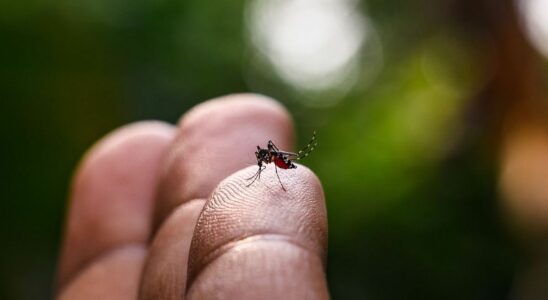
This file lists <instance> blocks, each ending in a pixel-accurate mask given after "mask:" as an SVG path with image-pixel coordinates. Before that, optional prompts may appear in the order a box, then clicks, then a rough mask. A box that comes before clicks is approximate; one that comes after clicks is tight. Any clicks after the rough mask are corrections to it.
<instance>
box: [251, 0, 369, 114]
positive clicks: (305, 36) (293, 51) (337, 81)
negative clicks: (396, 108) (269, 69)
mask: <svg viewBox="0 0 548 300" xmlns="http://www.w3.org/2000/svg"><path fill="white" fill-rule="evenodd" d="M357 5H358V2H357V1H353V0H342V1H337V0H281V1H268V0H254V1H251V3H250V5H249V7H248V10H247V22H248V25H247V26H248V29H249V31H250V37H251V40H252V44H253V45H254V46H255V47H256V49H257V50H258V51H259V52H260V53H261V54H263V55H264V56H265V57H266V59H267V60H268V61H269V63H270V64H271V65H272V66H273V68H274V69H275V71H276V72H277V73H278V75H279V76H280V77H281V78H282V79H283V80H284V81H285V82H286V83H288V84H290V85H291V86H293V87H295V88H297V89H299V90H303V91H305V92H306V91H309V92H321V91H326V90H334V89H337V90H340V91H344V90H347V89H348V88H350V87H351V86H352V85H353V84H354V83H356V80H357V79H358V78H359V77H358V75H359V72H360V66H361V63H362V61H361V60H360V54H361V53H360V51H361V49H362V46H363V44H364V43H367V42H377V43H378V40H374V38H373V37H374V35H375V32H374V28H373V27H372V26H371V24H370V23H369V22H368V21H367V19H366V18H365V17H364V16H363V15H361V14H360V12H359V11H358V10H357V9H356V6H357ZM375 59H379V57H375ZM373 64H374V65H378V62H376V63H373ZM336 99H337V97H336V96H335V97H332V98H331V99H330V101H329V102H334V100H336ZM323 104H325V103H323Z"/></svg>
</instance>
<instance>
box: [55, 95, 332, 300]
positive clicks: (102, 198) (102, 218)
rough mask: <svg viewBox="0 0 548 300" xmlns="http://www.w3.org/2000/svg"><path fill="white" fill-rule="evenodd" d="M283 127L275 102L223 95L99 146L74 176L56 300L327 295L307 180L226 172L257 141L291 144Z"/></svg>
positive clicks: (310, 178) (286, 124)
mask: <svg viewBox="0 0 548 300" xmlns="http://www.w3.org/2000/svg"><path fill="white" fill-rule="evenodd" d="M292 132H293V125H292V121H291V118H290V117H289V115H288V113H287V111H286V110H285V109H283V108H282V107H281V106H280V105H279V104H277V103H276V102H274V101H271V100H269V99H266V98H264V97H261V96H257V95H232V96H227V97H223V98H220V99H217V100H212V101H208V102H205V103H203V104H200V105H198V106H197V107H195V108H194V109H192V110H191V111H189V112H188V113H187V114H185V115H184V116H183V118H182V119H181V121H180V122H179V125H178V126H177V127H173V126H171V125H167V124H164V123H160V122H141V123H137V124H132V125H128V126H126V127H123V128H121V129H119V130H116V131H115V132H113V133H111V134H110V135H108V136H107V137H105V138H104V139H102V140H101V141H99V142H98V143H97V144H96V145H95V146H94V147H92V149H91V150H89V151H88V153H87V154H86V155H85V157H84V159H83V162H82V163H81V165H80V167H79V168H78V171H77V173H76V176H75V179H74V183H73V188H72V193H71V201H70V208H69V211H68V215H67V224H66V232H65V237H64V243H63V247H62V253H61V257H60V266H59V284H58V290H57V297H58V298H59V299H135V298H139V299H325V298H328V297H329V296H328V291H327V283H326V280H325V273H324V269H325V259H326V251H327V218H326V210H325V204H324V195H323V191H322V188H321V185H320V182H319V181H318V179H317V178H316V176H315V175H314V174H313V173H312V172H311V171H310V170H309V169H307V168H306V167H304V166H301V165H299V166H298V168H297V169H293V170H283V171H280V172H279V175H280V178H281V180H282V182H283V184H284V186H285V188H286V191H284V190H283V189H282V187H281V186H280V183H279V182H278V179H277V178H276V174H275V173H274V168H273V166H269V168H267V169H266V170H265V171H264V172H262V174H261V179H260V181H256V182H255V183H254V184H253V185H251V186H249V187H246V185H247V183H248V181H246V180H245V179H246V178H249V177H250V176H251V175H253V174H254V173H255V172H256V171H257V168H258V167H257V166H256V165H253V166H250V167H247V168H244V169H243V170H240V171H237V170H239V169H241V168H242V167H244V166H246V165H249V164H250V163H251V162H253V160H254V150H255V148H256V146H257V145H261V146H264V145H265V144H266V142H267V141H268V140H269V139H272V140H273V141H275V142H276V143H277V144H278V145H279V146H280V148H282V149H291V146H292V145H293V134H292ZM236 171H237V172H236ZM234 172H236V173H234ZM233 173H234V174H233ZM230 174H232V175H230ZM227 176H228V177H227Z"/></svg>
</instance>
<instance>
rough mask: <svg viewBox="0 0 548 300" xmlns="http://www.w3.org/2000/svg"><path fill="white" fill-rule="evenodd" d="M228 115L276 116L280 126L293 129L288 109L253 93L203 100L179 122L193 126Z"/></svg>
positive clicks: (183, 125) (184, 125)
mask: <svg viewBox="0 0 548 300" xmlns="http://www.w3.org/2000/svg"><path fill="white" fill-rule="evenodd" d="M225 115H226V116H228V117H230V116H231V115H232V116H231V118H232V119H234V118H238V117H244V118H246V117H250V116H259V115H267V116H268V118H275V121H276V122H278V123H279V126H283V127H285V128H283V129H290V131H292V124H293V123H292V119H291V116H290V114H289V112H288V111H287V109H286V108H285V107H284V106H283V105H282V104H280V102H278V101H276V100H274V99H273V98H270V97H267V96H265V95H260V94H253V93H238V94H230V95H226V96H222V97H218V98H214V99H211V100H208V101H205V102H202V103H200V104H198V105H196V106H195V107H193V108H192V109H191V110H189V111H188V112H187V113H185V114H184V115H183V116H182V117H181V119H180V120H179V122H178V124H179V126H180V127H192V125H194V124H200V123H201V122H204V121H205V122H212V121H215V120H214V119H212V117H213V116H215V117H223V116H225Z"/></svg>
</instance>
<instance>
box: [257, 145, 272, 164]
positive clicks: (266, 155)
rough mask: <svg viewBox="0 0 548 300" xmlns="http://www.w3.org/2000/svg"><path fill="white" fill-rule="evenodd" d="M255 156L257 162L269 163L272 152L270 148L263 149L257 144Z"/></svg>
mask: <svg viewBox="0 0 548 300" xmlns="http://www.w3.org/2000/svg"><path fill="white" fill-rule="evenodd" d="M255 156H256V157H257V163H259V164H260V163H262V162H265V163H268V162H270V160H271V154H270V151H268V149H261V148H260V147H259V146H257V151H255Z"/></svg>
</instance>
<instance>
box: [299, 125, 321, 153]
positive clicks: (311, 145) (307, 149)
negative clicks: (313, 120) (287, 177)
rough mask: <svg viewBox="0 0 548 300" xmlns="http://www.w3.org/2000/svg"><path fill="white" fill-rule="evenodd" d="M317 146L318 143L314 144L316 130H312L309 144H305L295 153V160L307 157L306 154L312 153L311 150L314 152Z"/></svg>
mask: <svg viewBox="0 0 548 300" xmlns="http://www.w3.org/2000/svg"><path fill="white" fill-rule="evenodd" d="M317 145H318V143H317V142H316V130H314V133H312V138H311V139H310V142H308V144H306V146H305V147H304V148H303V149H301V150H299V152H298V153H297V158H296V159H295V160H300V159H301V158H305V157H307V156H308V154H310V152H312V150H314V148H315V147H316V146H317Z"/></svg>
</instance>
